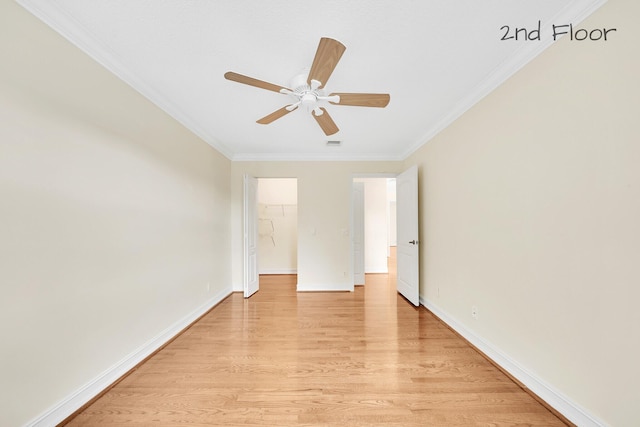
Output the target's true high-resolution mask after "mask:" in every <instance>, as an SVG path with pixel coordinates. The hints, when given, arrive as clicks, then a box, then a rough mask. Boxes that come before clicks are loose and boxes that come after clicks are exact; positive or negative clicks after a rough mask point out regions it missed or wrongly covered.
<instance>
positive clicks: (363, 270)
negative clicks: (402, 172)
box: [352, 175, 397, 286]
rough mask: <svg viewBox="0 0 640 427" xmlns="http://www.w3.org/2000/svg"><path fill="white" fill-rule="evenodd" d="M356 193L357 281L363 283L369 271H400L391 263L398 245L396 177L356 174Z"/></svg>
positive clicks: (354, 241) (354, 228)
mask: <svg viewBox="0 0 640 427" xmlns="http://www.w3.org/2000/svg"><path fill="white" fill-rule="evenodd" d="M352 195H353V197H352V200H353V206H352V227H353V242H352V254H353V257H354V259H353V280H354V282H353V283H354V286H359V285H365V283H366V279H365V277H366V275H367V274H369V275H370V274H392V275H395V274H396V272H395V271H391V270H395V268H396V267H395V263H390V262H389V260H390V256H391V253H392V251H395V247H396V245H397V241H396V186H395V177H392V176H380V175H374V176H362V177H354V178H353V189H352Z"/></svg>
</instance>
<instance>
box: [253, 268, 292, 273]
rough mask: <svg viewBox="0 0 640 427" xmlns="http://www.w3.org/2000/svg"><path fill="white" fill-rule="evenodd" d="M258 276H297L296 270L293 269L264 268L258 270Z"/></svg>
mask: <svg viewBox="0 0 640 427" xmlns="http://www.w3.org/2000/svg"><path fill="white" fill-rule="evenodd" d="M258 274H298V270H297V269H295V268H265V269H262V270H260V271H259V272H258Z"/></svg>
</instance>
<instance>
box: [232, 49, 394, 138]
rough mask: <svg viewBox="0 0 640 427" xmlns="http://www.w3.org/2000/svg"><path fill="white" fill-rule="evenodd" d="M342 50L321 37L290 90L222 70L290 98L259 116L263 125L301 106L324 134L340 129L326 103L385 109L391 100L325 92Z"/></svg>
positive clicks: (384, 96)
mask: <svg viewBox="0 0 640 427" xmlns="http://www.w3.org/2000/svg"><path fill="white" fill-rule="evenodd" d="M345 50H346V47H345V46H344V45H343V44H342V43H340V42H339V41H337V40H334V39H331V38H328V37H323V38H321V39H320V43H319V44H318V49H317V50H316V55H315V57H314V59H313V63H312V64H311V69H310V70H309V72H308V73H305V72H302V73H300V74H298V75H297V76H295V77H294V78H293V79H291V87H292V88H293V89H289V88H287V87H284V86H279V85H275V84H273V83H268V82H265V81H263V80H258V79H255V78H253V77H248V76H244V75H242V74H238V73H234V72H233V71H229V72H227V73H225V75H224V77H225V78H226V79H227V80H231V81H234V82H237V83H242V84H246V85H249V86H254V87H257V88H261V89H266V90H270V91H273V92H278V93H280V94H283V95H287V96H289V97H290V98H291V99H292V103H291V104H288V105H286V106H284V107H282V108H280V109H279V110H276V111H274V112H273V113H271V114H268V115H266V116H265V117H263V118H261V119H258V120H257V123H259V124H263V125H266V124H269V123H272V122H273V121H275V120H277V119H279V118H281V117H283V116H285V115H286V114H288V113H290V112H292V111H294V110H297V109H298V107H303V109H304V110H305V111H306V112H307V113H310V114H311V115H312V116H313V118H314V119H315V120H316V122H317V123H318V125H319V126H320V128H321V129H322V131H323V132H324V133H325V134H326V135H333V134H335V133H337V132H338V131H339V130H340V129H339V128H338V126H337V125H336V124H335V122H334V121H333V119H332V118H331V116H330V115H329V113H328V112H327V110H326V107H328V106H329V104H333V105H349V106H355V107H377V108H384V107H386V106H387V104H389V100H390V99H391V97H390V96H389V94H386V93H329V94H327V91H326V90H325V89H324V87H325V85H326V84H327V81H328V80H329V77H331V74H332V73H333V70H334V69H335V67H336V65H338V61H340V58H341V57H342V54H343V53H344V51H345Z"/></svg>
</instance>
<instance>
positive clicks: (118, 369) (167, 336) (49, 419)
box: [26, 288, 232, 427]
mask: <svg viewBox="0 0 640 427" xmlns="http://www.w3.org/2000/svg"><path fill="white" fill-rule="evenodd" d="M231 293H232V291H231V289H230V288H227V289H224V290H222V291H220V292H219V293H217V294H216V295H214V296H213V297H212V298H210V299H209V300H207V302H205V303H204V304H202V305H201V306H200V307H198V308H196V309H195V310H194V311H192V312H191V313H189V314H187V315H186V316H184V317H183V318H182V319H180V320H178V321H177V322H176V323H174V324H173V325H171V326H169V327H168V328H167V329H165V330H164V331H162V332H161V333H160V334H158V335H157V336H156V337H154V338H152V339H151V340H149V341H147V342H146V343H145V344H143V345H142V346H140V347H139V348H138V349H136V350H134V351H133V352H132V353H130V354H129V355H128V356H126V357H125V358H124V359H122V360H121V361H119V362H118V363H116V364H115V365H113V366H112V367H111V368H109V369H107V370H106V371H105V372H103V373H101V374H100V375H98V376H97V377H95V378H94V379H93V380H91V381H89V382H88V383H87V384H85V385H84V386H82V387H80V388H79V389H78V390H76V391H75V392H73V393H71V394H70V395H69V396H67V397H66V398H64V399H62V400H61V401H60V402H58V403H57V404H56V405H54V406H53V407H51V408H49V409H48V410H47V411H46V412H44V413H43V414H42V415H40V416H39V417H37V418H35V419H33V420H31V421H29V422H28V423H27V424H26V426H28V427H36V426H37V427H45V426H47V427H48V426H55V425H57V424H58V423H60V422H62V421H63V420H64V419H65V418H67V417H68V416H70V415H71V414H73V413H74V412H75V411H77V410H78V409H80V408H81V407H82V405H84V404H86V403H87V402H89V401H90V400H91V399H93V398H94V397H95V396H97V395H98V394H100V393H101V392H102V391H103V390H105V389H106V388H107V387H109V386H110V385H111V384H113V383H114V382H116V381H117V380H118V379H120V378H121V377H122V376H123V375H125V374H126V373H127V372H129V371H130V370H131V369H133V368H134V367H135V366H136V365H138V364H139V363H140V362H142V361H143V360H144V359H146V358H147V357H149V356H150V355H151V354H153V353H154V352H155V351H156V350H158V349H159V348H161V347H162V346H163V345H165V344H166V343H167V342H169V341H170V340H171V339H173V338H174V337H175V336H176V335H178V334H179V333H180V332H182V330H184V329H185V328H186V327H187V326H189V325H190V324H192V323H193V322H194V321H196V320H197V319H198V318H199V317H200V316H202V315H203V314H205V313H206V312H207V311H209V310H211V309H212V308H213V307H214V306H215V305H216V304H218V303H220V302H221V301H222V300H223V299H225V298H226V297H228V296H229V295H231Z"/></svg>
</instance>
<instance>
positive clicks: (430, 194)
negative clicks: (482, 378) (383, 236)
mask: <svg viewBox="0 0 640 427" xmlns="http://www.w3.org/2000/svg"><path fill="white" fill-rule="evenodd" d="M638 16H640V4H639V3H638V2H632V1H622V0H610V1H609V2H608V3H607V4H605V5H604V6H603V7H602V8H601V9H600V10H599V11H597V12H596V13H595V14H594V15H593V16H592V17H591V18H589V19H588V20H587V21H586V22H584V23H582V24H581V25H580V27H585V28H603V27H608V28H611V27H615V28H617V32H616V33H612V37H611V38H610V41H608V42H607V43H602V42H600V43H597V42H582V43H580V42H576V41H573V42H571V41H570V40H568V39H564V40H562V41H560V42H558V43H557V44H556V45H554V46H552V47H551V48H550V49H548V50H547V51H545V52H544V53H543V54H542V55H540V56H539V57H538V58H536V59H535V60H534V61H533V62H532V63H530V64H529V65H527V66H526V67H525V68H524V69H523V70H521V71H520V72H518V73H517V74H516V75H515V76H513V77H512V78H511V79H510V80H509V81H507V82H506V83H505V84H504V85H503V86H501V87H500V88H498V89H497V90H496V91H495V92H494V93H492V94H490V95H489V96H488V97H487V98H485V99H484V100H483V101H481V102H480V103H479V104H477V105H476V106H475V107H473V108H472V109H471V110H469V111H468V112H467V113H466V114H465V115H464V116H462V117H461V118H460V119H459V120H457V121H456V122H454V123H453V124H452V125H451V126H450V127H449V128H447V129H446V130H444V131H443V132H441V133H440V134H439V135H438V136H437V137H436V138H434V139H433V140H431V141H429V142H428V143H427V144H426V145H425V146H423V147H422V149H420V150H419V151H418V152H416V153H415V154H414V155H413V156H411V157H410V158H409V159H407V161H406V163H405V165H406V166H409V165H412V164H418V165H419V167H420V185H421V190H420V197H421V201H420V210H421V215H420V217H421V229H422V236H421V238H420V240H421V241H422V242H424V245H423V247H422V248H421V295H422V297H423V298H425V299H426V300H427V301H428V302H429V303H430V304H433V305H434V306H435V307H437V308H438V309H440V310H442V311H443V312H445V313H447V314H448V315H449V316H450V317H451V318H452V319H455V320H456V321H457V322H459V323H460V324H461V325H463V327H465V328H466V329H468V330H471V331H473V333H474V334H475V335H476V336H478V337H480V338H481V339H482V340H484V341H486V342H488V343H490V344H492V345H493V346H495V347H496V348H498V349H499V350H500V351H501V352H502V353H504V354H505V355H506V356H508V357H509V358H511V359H512V360H514V361H516V363H518V364H519V365H521V366H522V368H523V369H525V370H527V371H528V372H530V373H532V374H533V375H535V376H537V377H539V378H540V379H541V380H543V381H545V382H547V383H548V384H549V385H550V386H551V387H553V388H554V389H556V390H557V391H558V392H560V393H561V394H564V395H566V396H567V397H568V398H569V399H570V400H572V401H573V402H575V403H577V404H578V405H580V406H582V407H584V408H585V409H586V410H587V412H589V413H590V414H591V415H593V416H594V417H595V418H596V419H600V420H602V421H603V422H605V423H607V424H609V425H612V426H632V425H639V422H640V416H639V415H638V403H640V394H639V393H638V388H637V387H638V384H639V383H640V368H639V365H638V359H639V357H640V332H638V331H639V329H638V325H640V310H639V309H638V302H639V301H640V166H639V165H640V139H639V137H638V135H639V130H638V129H639V128H638V114H639V113H640V84H639V81H640V80H639V77H638V76H640V57H639V55H638V53H639V52H640V51H639V47H640V27H639V26H638V23H637V17H638ZM473 305H476V306H477V307H478V310H479V315H478V319H477V320H475V319H473V318H472V316H471V307H472V306H473Z"/></svg>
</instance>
